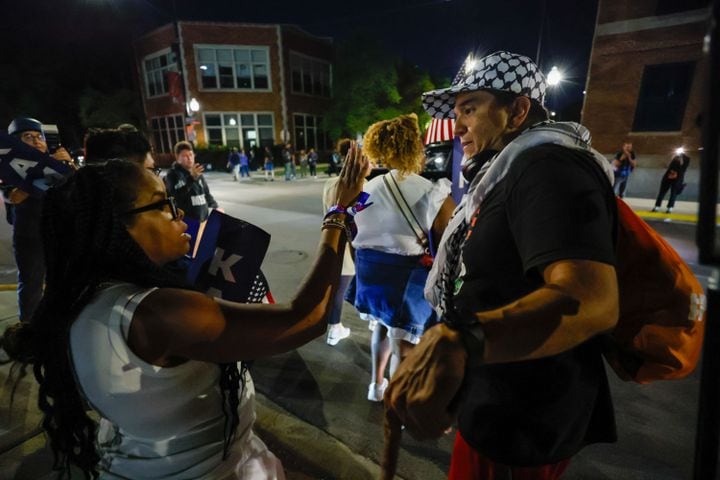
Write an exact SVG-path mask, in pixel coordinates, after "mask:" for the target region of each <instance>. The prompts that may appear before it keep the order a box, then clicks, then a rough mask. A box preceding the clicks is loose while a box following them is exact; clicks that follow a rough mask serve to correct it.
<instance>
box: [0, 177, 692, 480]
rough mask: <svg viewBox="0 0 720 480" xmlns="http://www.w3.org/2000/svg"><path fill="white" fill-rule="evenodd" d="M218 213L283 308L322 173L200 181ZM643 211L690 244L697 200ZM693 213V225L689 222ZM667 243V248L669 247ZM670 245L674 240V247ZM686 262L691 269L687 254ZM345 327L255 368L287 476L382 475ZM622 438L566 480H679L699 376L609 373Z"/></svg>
mask: <svg viewBox="0 0 720 480" xmlns="http://www.w3.org/2000/svg"><path fill="white" fill-rule="evenodd" d="M207 177H208V181H209V183H210V186H211V189H212V191H213V194H214V195H215V197H216V198H217V199H218V201H219V202H220V204H221V206H222V207H223V208H225V210H226V211H227V212H228V213H229V214H231V215H234V216H237V217H239V218H243V219H245V220H247V221H250V222H251V223H254V224H256V225H259V226H261V227H263V228H264V229H266V230H267V231H268V232H269V233H270V234H271V235H272V241H271V245H270V248H269V250H268V254H267V256H266V259H265V262H264V264H263V270H264V271H265V273H266V275H267V276H268V279H269V282H270V285H271V288H272V291H273V294H274V296H275V297H276V299H277V300H278V301H279V302H285V301H289V300H290V299H291V298H292V294H293V293H294V291H295V290H296V288H297V285H298V284H299V283H300V281H301V280H302V277H303V275H304V274H305V273H306V272H307V271H308V270H309V268H310V265H311V263H312V261H313V258H314V254H315V247H316V244H317V239H318V237H319V223H320V218H321V214H320V211H321V201H320V192H321V190H322V185H323V183H324V180H325V179H327V176H322V177H321V178H318V179H317V180H315V179H302V180H296V181H293V182H284V181H283V180H282V179H281V178H276V180H275V181H274V182H264V181H263V180H262V178H261V177H259V176H254V177H253V178H252V179H250V180H246V181H244V182H233V181H232V180H231V178H230V177H229V176H228V175H226V174H223V173H215V172H213V173H209V174H208V175H207ZM626 201H627V202H628V203H629V204H630V205H631V206H632V207H633V208H634V209H635V210H636V211H637V212H639V213H641V214H642V215H643V216H645V217H646V218H649V219H650V220H651V221H654V222H658V221H660V222H661V223H660V225H661V226H662V225H666V224H668V223H672V224H677V225H673V227H676V228H679V229H680V231H681V233H679V234H678V238H679V239H680V240H682V241H685V242H689V241H688V233H687V232H688V229H689V230H692V218H690V217H692V215H694V214H695V213H696V210H697V205H696V204H695V203H694V202H678V203H677V204H676V208H675V210H674V212H673V214H672V215H669V216H668V215H664V214H651V213H650V212H649V210H650V209H651V208H652V204H653V201H652V200H649V199H642V198H628V199H626ZM688 216H689V217H688ZM671 243H673V242H672V241H671ZM673 244H674V245H675V243H673ZM686 250H687V253H686V255H687V256H688V257H687V258H686V260H688V261H689V262H690V263H693V258H691V257H692V255H693V252H692V248H691V247H688V248H687V249H686ZM12 263H13V262H12V256H11V249H10V230H9V226H7V225H6V224H5V223H4V222H0V282H6V283H10V282H11V279H12V276H13V275H14V270H13V264H12ZM16 310H17V303H16V297H15V291H14V290H13V289H12V285H11V284H10V285H6V286H5V288H4V289H3V286H2V285H0V330H4V328H6V327H7V326H8V325H10V324H12V323H14V322H15V321H17V315H16ZM342 318H343V323H344V324H345V325H347V326H350V328H351V329H352V332H353V333H352V335H351V336H350V338H348V339H346V340H343V341H341V342H340V343H339V344H338V345H337V346H335V347H330V346H328V345H326V344H325V342H324V338H319V339H316V340H314V341H312V342H310V343H309V344H307V345H305V346H303V347H301V348H300V349H298V350H296V351H293V352H289V353H286V354H284V355H278V356H275V357H272V358H268V359H262V360H257V361H256V362H255V364H254V365H253V367H252V375H253V377H254V379H255V383H256V387H257V390H258V402H257V413H258V420H257V424H256V428H257V430H258V433H259V435H260V436H261V437H262V438H263V439H264V440H265V441H266V442H267V443H268V444H269V445H270V447H271V449H272V450H273V451H275V452H276V453H277V454H278V456H279V457H280V458H281V459H282V460H283V463H284V464H285V466H286V469H287V472H288V478H289V479H290V480H293V479H311V478H313V479H314V478H318V479H319V478H323V479H352V480H354V479H361V480H362V479H366V478H367V479H370V478H378V477H379V466H378V464H379V460H380V451H381V447H382V407H381V406H380V405H378V404H373V403H371V402H368V401H367V400H366V399H365V394H366V392H367V384H368V382H369V371H370V353H369V338H370V332H369V331H368V330H367V327H366V323H364V322H363V321H361V320H360V319H359V317H358V316H357V313H356V312H355V311H354V309H353V308H352V307H351V306H348V305H346V306H345V308H344V310H343V317H342ZM24 373H25V375H24V376H23V372H22V369H21V368H20V367H19V366H15V367H13V366H11V365H4V366H2V367H0V382H1V384H2V386H1V387H0V480H5V479H31V478H32V479H35V478H41V477H42V476H43V475H45V474H46V473H47V472H48V471H49V468H50V465H51V456H50V454H49V453H48V451H47V448H46V445H45V439H44V436H43V435H42V434H41V433H40V429H39V427H38V425H39V421H40V415H39V413H38V410H37V407H36V404H35V402H36V394H37V387H36V385H35V382H34V380H33V379H32V373H31V372H30V371H27V372H24ZM609 376H610V380H611V388H612V391H613V398H614V402H615V405H616V415H617V423H618V431H619V436H620V438H619V441H618V442H617V443H615V444H612V445H593V446H590V447H587V448H586V449H584V450H583V451H582V452H581V453H580V454H579V455H578V456H577V457H576V458H575V459H574V460H573V462H572V464H571V466H570V469H569V470H568V472H567V473H566V475H565V477H564V478H566V479H570V480H579V479H583V480H585V479H590V480H594V479H598V480H600V479H640V480H642V479H648V480H649V479H652V480H658V479H659V480H663V479H683V478H690V476H691V471H692V459H693V446H694V430H695V423H696V415H697V413H696V409H697V390H698V384H699V380H698V379H699V375H698V373H697V372H696V373H695V374H693V375H691V376H690V377H689V378H687V379H683V380H679V381H673V382H660V383H655V384H650V385H642V386H641V385H634V384H627V383H623V382H621V381H620V380H618V379H617V378H616V377H615V376H614V375H613V374H612V373H609ZM451 449H452V438H450V437H445V438H442V439H440V440H438V441H434V442H417V441H415V440H413V439H411V438H409V437H408V436H407V435H405V436H404V438H403V442H402V450H401V455H400V464H399V470H398V472H399V475H398V478H406V479H418V480H435V479H441V478H446V472H447V466H448V463H449V458H450V451H451Z"/></svg>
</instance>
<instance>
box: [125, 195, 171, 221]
mask: <svg viewBox="0 0 720 480" xmlns="http://www.w3.org/2000/svg"><path fill="white" fill-rule="evenodd" d="M165 205H169V206H170V215H172V219H173V220H177V219H178V218H180V212H179V211H178V208H177V204H176V203H175V197H167V198H165V199H163V200H159V201H157V202H153V203H150V204H148V205H145V206H143V207H138V208H133V209H132V210H128V211H127V212H125V213H123V215H136V214H138V213H143V212H149V211H150V210H160V211H161V212H162V211H163V210H165Z"/></svg>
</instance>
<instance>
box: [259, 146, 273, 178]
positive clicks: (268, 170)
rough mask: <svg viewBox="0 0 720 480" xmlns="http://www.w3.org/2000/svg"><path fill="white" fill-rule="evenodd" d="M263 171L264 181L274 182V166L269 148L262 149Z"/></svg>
mask: <svg viewBox="0 0 720 480" xmlns="http://www.w3.org/2000/svg"><path fill="white" fill-rule="evenodd" d="M262 155H263V170H265V181H266V182H267V181H268V180H270V181H271V182H274V181H275V165H274V164H273V155H272V151H270V147H268V146H265V147H264V148H263V153H262Z"/></svg>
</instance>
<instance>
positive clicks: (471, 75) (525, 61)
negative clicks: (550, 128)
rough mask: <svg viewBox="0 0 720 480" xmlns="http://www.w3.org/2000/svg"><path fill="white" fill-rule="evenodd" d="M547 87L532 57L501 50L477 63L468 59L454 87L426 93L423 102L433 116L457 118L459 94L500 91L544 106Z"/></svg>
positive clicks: (454, 81) (456, 77) (453, 84)
mask: <svg viewBox="0 0 720 480" xmlns="http://www.w3.org/2000/svg"><path fill="white" fill-rule="evenodd" d="M546 88H547V83H546V81H545V75H543V74H542V72H541V71H540V70H539V69H538V67H537V65H535V63H534V62H533V61H532V60H530V58H528V57H526V56H524V55H518V54H517V53H511V52H506V51H499V52H495V53H491V54H490V55H488V56H486V57H483V58H480V59H478V60H472V58H471V57H468V58H467V60H465V63H463V66H462V67H460V71H459V72H458V73H457V75H456V76H455V79H454V80H453V82H452V85H451V86H449V87H448V88H441V89H439V90H432V91H429V92H425V93H423V94H422V101H423V108H425V111H426V112H427V113H428V114H430V116H431V117H433V118H455V113H454V112H453V107H454V106H455V97H456V96H457V94H458V93H462V92H473V91H475V90H499V91H502V92H510V93H517V94H520V95H525V96H526V97H528V98H530V99H531V100H537V101H538V102H539V103H540V104H541V105H542V104H543V103H544V102H545V89H546Z"/></svg>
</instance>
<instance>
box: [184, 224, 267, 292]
mask: <svg viewBox="0 0 720 480" xmlns="http://www.w3.org/2000/svg"><path fill="white" fill-rule="evenodd" d="M269 245H270V234H269V233H267V232H266V231H264V230H263V229H261V228H259V227H256V226H255V225H253V224H251V223H248V222H246V221H244V220H240V219H237V218H234V217H231V216H230V215H226V214H224V213H221V212H218V211H217V210H213V211H212V213H211V214H210V216H209V217H208V220H207V223H206V225H205V229H204V231H203V234H202V237H201V238H200V244H199V246H198V248H197V253H196V255H195V258H194V259H193V260H192V262H191V264H190V267H189V269H188V274H187V280H188V282H189V283H190V284H191V285H193V286H194V288H195V289H197V290H199V291H201V292H206V293H208V294H209V295H211V296H213V297H217V298H222V299H225V300H230V301H233V302H242V303H256V302H257V301H258V299H260V300H261V299H262V297H263V296H265V294H266V293H267V291H266V290H267V282H266V281H265V278H264V277H263V276H262V273H261V272H260V265H262V261H263V259H264V258H265V254H266V253H267V249H268V246H269Z"/></svg>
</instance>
